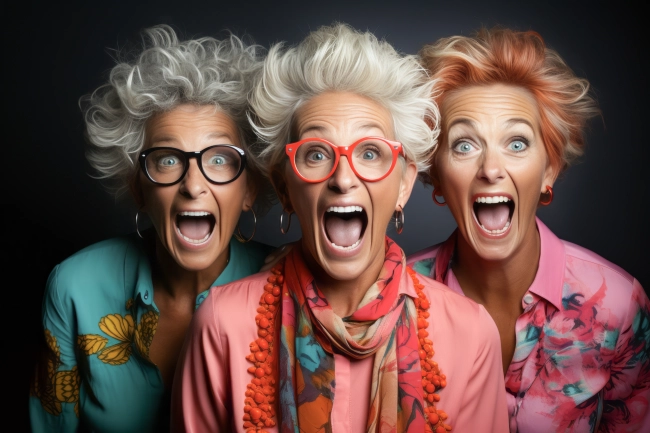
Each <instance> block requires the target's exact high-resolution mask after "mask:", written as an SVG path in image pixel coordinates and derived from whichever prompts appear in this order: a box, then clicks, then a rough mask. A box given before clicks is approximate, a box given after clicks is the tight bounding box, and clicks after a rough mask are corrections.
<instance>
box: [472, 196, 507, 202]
mask: <svg viewBox="0 0 650 433" xmlns="http://www.w3.org/2000/svg"><path fill="white" fill-rule="evenodd" d="M509 201H510V199H509V198H508V197H504V196H502V195H498V196H494V197H477V198H476V203H506V202H509Z"/></svg>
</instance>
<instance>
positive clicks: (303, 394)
mask: <svg viewBox="0 0 650 433" xmlns="http://www.w3.org/2000/svg"><path fill="white" fill-rule="evenodd" d="M385 252H386V255H385V259H384V267H383V269H382V271H381V272H380V275H379V279H378V280H377V282H375V283H374V284H373V285H372V286H371V287H370V288H369V289H368V292H367V293H366V295H365V297H364V298H363V300H362V302H361V307H360V308H359V309H358V310H357V311H356V312H354V313H353V314H352V315H351V316H349V317H346V318H341V317H339V316H337V315H336V314H334V312H333V310H332V308H331V307H330V305H329V304H328V302H327V300H326V299H325V297H324V296H323V293H322V292H321V291H320V290H319V289H318V287H316V284H315V282H314V277H313V276H312V274H311V273H310V271H309V269H308V268H307V266H306V264H305V262H304V260H303V258H302V252H301V249H300V248H293V250H292V251H291V252H290V253H289V254H288V255H287V257H286V261H285V264H284V287H283V290H282V299H281V302H282V324H281V329H280V337H281V341H280V344H279V346H280V348H279V368H280V392H279V394H280V395H279V400H280V407H281V411H282V415H281V419H282V426H281V432H282V433H299V432H300V433H316V432H331V431H332V420H331V412H332V406H333V401H334V398H335V396H336V369H335V365H334V356H333V351H334V350H337V351H338V352H340V353H343V354H345V355H346V356H349V357H351V358H355V359H362V358H365V357H367V356H374V364H373V371H372V382H371V383H372V389H371V398H370V401H371V405H370V408H369V410H368V424H367V429H366V430H367V432H373V433H374V432H377V431H381V432H396V433H403V432H404V433H414V432H418V433H420V432H423V431H424V426H425V420H424V415H423V408H424V402H423V389H422V383H421V379H422V377H421V373H420V358H419V353H418V350H419V347H418V336H417V326H416V318H417V312H416V307H415V303H414V301H413V299H412V298H411V297H409V296H407V295H405V294H399V284H400V281H401V279H402V273H403V272H405V258H404V253H403V251H402V249H401V248H400V247H399V246H398V245H397V244H396V243H395V242H393V241H392V240H391V239H390V238H388V237H386V249H385Z"/></svg>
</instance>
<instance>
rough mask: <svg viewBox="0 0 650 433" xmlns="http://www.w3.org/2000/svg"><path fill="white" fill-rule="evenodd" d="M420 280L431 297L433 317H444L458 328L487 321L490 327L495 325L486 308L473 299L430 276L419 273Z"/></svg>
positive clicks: (471, 327) (468, 327)
mask: <svg viewBox="0 0 650 433" xmlns="http://www.w3.org/2000/svg"><path fill="white" fill-rule="evenodd" d="M418 280H419V282H420V283H421V284H422V285H423V286H424V289H423V291H424V293H425V295H426V296H427V298H428V299H429V303H430V305H431V306H430V311H431V315H432V316H433V317H439V318H443V317H444V318H445V320H446V321H447V322H448V324H449V325H450V326H453V327H456V328H457V329H460V328H462V329H467V330H473V329H474V328H475V327H477V326H478V327H482V326H484V325H485V324H486V323H489V324H490V327H491V326H492V325H494V323H493V321H492V319H491V318H490V316H489V315H488V314H487V312H486V310H485V308H484V307H483V306H481V305H479V304H478V303H476V302H475V301H473V300H472V299H470V298H468V297H466V296H463V295H461V294H458V293H456V292H454V291H453V290H451V289H450V288H449V287H447V286H446V285H444V284H442V283H440V282H438V281H435V280H433V279H431V278H429V277H426V276H423V275H418ZM471 332H474V331H471Z"/></svg>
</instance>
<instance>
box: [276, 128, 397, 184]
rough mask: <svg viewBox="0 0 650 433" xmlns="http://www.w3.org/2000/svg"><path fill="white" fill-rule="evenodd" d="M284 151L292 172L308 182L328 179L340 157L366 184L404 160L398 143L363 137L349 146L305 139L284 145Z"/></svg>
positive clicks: (384, 175)
mask: <svg viewBox="0 0 650 433" xmlns="http://www.w3.org/2000/svg"><path fill="white" fill-rule="evenodd" d="M285 152H286V154H287V156H288V157H289V160H290V161H291V167H293V171H294V172H295V173H296V174H297V175H298V177H300V178H301V179H302V180H304V181H305V182H309V183H318V182H322V181H324V180H326V179H328V178H329V177H330V176H332V174H334V172H335V171H336V167H338V165H339V159H340V158H341V156H342V155H343V156H345V157H346V158H347V159H348V164H350V168H352V171H353V172H354V174H355V175H356V176H357V177H358V178H359V179H361V180H365V181H367V182H377V181H379V180H382V179H384V178H385V177H386V176H388V175H389V174H390V173H391V172H392V171H393V168H395V163H396V162H397V157H398V156H399V155H402V157H405V155H404V149H403V147H402V143H400V142H398V141H391V140H387V139H385V138H382V137H363V138H361V139H359V140H357V141H355V142H354V143H352V144H351V145H349V146H337V145H335V144H333V143H331V142H329V141H327V140H325V139H323V138H305V139H304V140H300V141H296V142H295V143H289V144H287V145H286V146H285Z"/></svg>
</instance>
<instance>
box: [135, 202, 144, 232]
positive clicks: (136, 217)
mask: <svg viewBox="0 0 650 433" xmlns="http://www.w3.org/2000/svg"><path fill="white" fill-rule="evenodd" d="M140 209H142V208H140ZM140 209H138V211H137V212H136V213H135V232H136V233H137V234H138V236H140V239H144V236H142V233H140V228H139V227H138V214H139V213H140Z"/></svg>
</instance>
